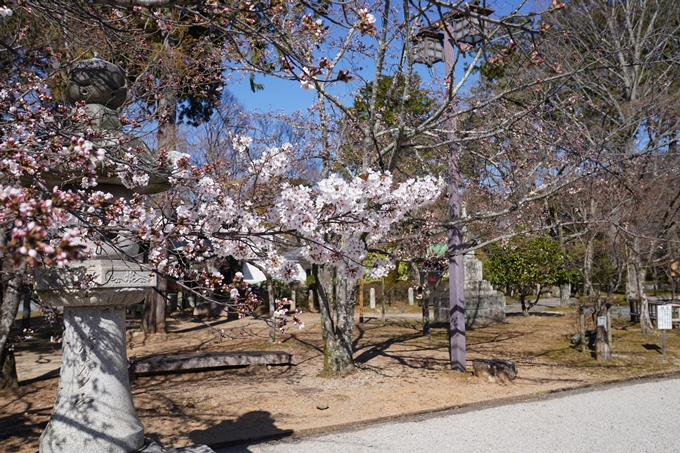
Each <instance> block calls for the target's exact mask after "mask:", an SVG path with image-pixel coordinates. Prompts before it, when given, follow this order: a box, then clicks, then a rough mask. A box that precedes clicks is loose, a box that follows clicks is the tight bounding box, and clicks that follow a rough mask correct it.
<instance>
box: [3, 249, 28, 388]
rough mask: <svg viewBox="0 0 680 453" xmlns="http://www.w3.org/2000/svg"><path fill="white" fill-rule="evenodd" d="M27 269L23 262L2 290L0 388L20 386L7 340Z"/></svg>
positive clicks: (19, 300)
mask: <svg viewBox="0 0 680 453" xmlns="http://www.w3.org/2000/svg"><path fill="white" fill-rule="evenodd" d="M25 271H26V263H25V262H23V263H21V265H20V266H19V268H18V269H16V273H15V274H14V275H13V276H12V277H11V278H10V279H9V281H8V282H7V283H6V284H5V285H4V287H3V288H2V291H0V295H1V297H2V299H1V300H0V367H1V368H0V389H17V388H18V387H19V383H18V380H17V371H16V363H15V361H14V354H13V353H12V352H11V351H9V350H8V349H7V340H8V339H9V332H10V329H11V328H12V324H13V323H14V319H15V317H16V315H17V311H18V310H19V304H20V303H21V299H22V297H21V283H22V276H23V273H24V272H25Z"/></svg>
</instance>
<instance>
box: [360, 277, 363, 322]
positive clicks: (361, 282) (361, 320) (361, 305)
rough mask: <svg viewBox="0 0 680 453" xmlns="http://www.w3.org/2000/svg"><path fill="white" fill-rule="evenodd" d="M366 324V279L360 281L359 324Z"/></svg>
mask: <svg viewBox="0 0 680 453" xmlns="http://www.w3.org/2000/svg"><path fill="white" fill-rule="evenodd" d="M363 323H364V277H361V278H360V279H359V324H363Z"/></svg>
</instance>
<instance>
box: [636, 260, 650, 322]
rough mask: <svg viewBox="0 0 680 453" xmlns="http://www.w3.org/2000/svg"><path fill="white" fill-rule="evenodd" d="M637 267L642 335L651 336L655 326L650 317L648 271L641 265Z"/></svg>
mask: <svg viewBox="0 0 680 453" xmlns="http://www.w3.org/2000/svg"><path fill="white" fill-rule="evenodd" d="M636 267H637V284H638V292H639V293H640V328H641V329H642V333H646V334H649V333H652V332H654V326H653V325H652V320H651V319H650V317H649V303H648V301H647V293H646V292H645V275H646V274H647V270H646V269H645V268H644V267H643V266H642V265H640V264H639V263H636Z"/></svg>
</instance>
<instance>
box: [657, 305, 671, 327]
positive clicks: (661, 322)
mask: <svg viewBox="0 0 680 453" xmlns="http://www.w3.org/2000/svg"><path fill="white" fill-rule="evenodd" d="M656 328H657V329H672V328H673V307H671V306H670V305H659V306H658V307H656Z"/></svg>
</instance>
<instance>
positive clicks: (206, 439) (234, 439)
mask: <svg viewBox="0 0 680 453" xmlns="http://www.w3.org/2000/svg"><path fill="white" fill-rule="evenodd" d="M254 433H255V435H253V434H254ZM292 434H293V431H292V430H290V429H286V430H284V429H279V428H277V427H276V425H275V424H274V418H273V417H272V414H270V413H269V412H267V411H252V412H247V413H245V414H243V415H241V416H240V417H239V418H237V419H236V420H222V421H221V422H220V423H218V424H217V425H215V426H212V427H210V428H208V429H204V430H196V431H192V432H191V433H189V437H190V438H191V440H192V441H193V442H194V443H195V444H207V445H210V446H211V447H212V448H220V449H222V448H226V447H231V448H228V449H227V450H225V451H229V452H244V453H248V452H250V450H249V449H248V447H249V446H251V445H254V444H257V443H261V442H262V441H265V440H276V439H283V438H284V437H289V436H291V435H292Z"/></svg>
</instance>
